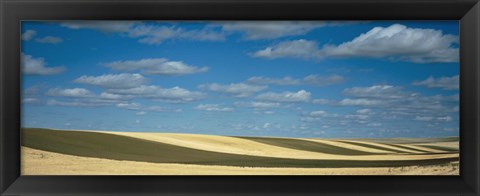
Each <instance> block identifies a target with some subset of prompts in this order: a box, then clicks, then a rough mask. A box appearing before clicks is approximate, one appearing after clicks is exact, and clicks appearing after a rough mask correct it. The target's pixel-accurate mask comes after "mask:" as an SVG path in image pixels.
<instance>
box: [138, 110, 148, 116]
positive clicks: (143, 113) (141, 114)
mask: <svg viewBox="0 0 480 196" xmlns="http://www.w3.org/2000/svg"><path fill="white" fill-rule="evenodd" d="M145 114H147V112H145V111H140V112H137V113H135V115H137V116H143V115H145Z"/></svg>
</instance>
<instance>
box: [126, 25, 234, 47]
mask: <svg viewBox="0 0 480 196" xmlns="http://www.w3.org/2000/svg"><path fill="white" fill-rule="evenodd" d="M128 36H130V37H132V38H139V42H140V43H146V44H160V43H162V42H163V41H165V40H168V39H182V40H197V41H223V40H225V35H224V34H223V33H219V32H216V31H214V30H213V29H208V28H205V29H202V30H187V29H183V28H179V27H175V26H160V25H145V24H143V25H137V26H134V27H132V28H131V29H130V31H129V33H128Z"/></svg>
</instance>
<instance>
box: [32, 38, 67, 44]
mask: <svg viewBox="0 0 480 196" xmlns="http://www.w3.org/2000/svg"><path fill="white" fill-rule="evenodd" d="M35 41H36V42H38V43H42V44H58V43H61V42H63V39H62V38H60V37H54V36H46V37H42V38H37V39H35Z"/></svg>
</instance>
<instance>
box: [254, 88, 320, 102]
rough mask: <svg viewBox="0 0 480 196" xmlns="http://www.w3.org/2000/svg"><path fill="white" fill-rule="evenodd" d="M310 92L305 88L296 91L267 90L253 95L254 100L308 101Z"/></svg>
mask: <svg viewBox="0 0 480 196" xmlns="http://www.w3.org/2000/svg"><path fill="white" fill-rule="evenodd" d="M310 96H311V93H310V92H307V91H305V90H299V91H298V92H288V91H285V92H282V93H275V92H268V93H263V94H260V95H258V96H256V97H255V99H256V100H260V101H270V102H308V101H309V100H310Z"/></svg>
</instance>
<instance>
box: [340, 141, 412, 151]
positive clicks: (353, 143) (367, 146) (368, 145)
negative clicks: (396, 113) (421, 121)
mask: <svg viewBox="0 0 480 196" xmlns="http://www.w3.org/2000/svg"><path fill="white" fill-rule="evenodd" d="M337 142H342V143H346V144H352V145H358V146H363V147H366V148H373V149H378V150H386V151H391V152H396V153H408V152H405V151H400V150H397V149H391V148H385V147H382V146H376V145H371V144H365V143H359V142H358V143H357V142H350V141H337Z"/></svg>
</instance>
